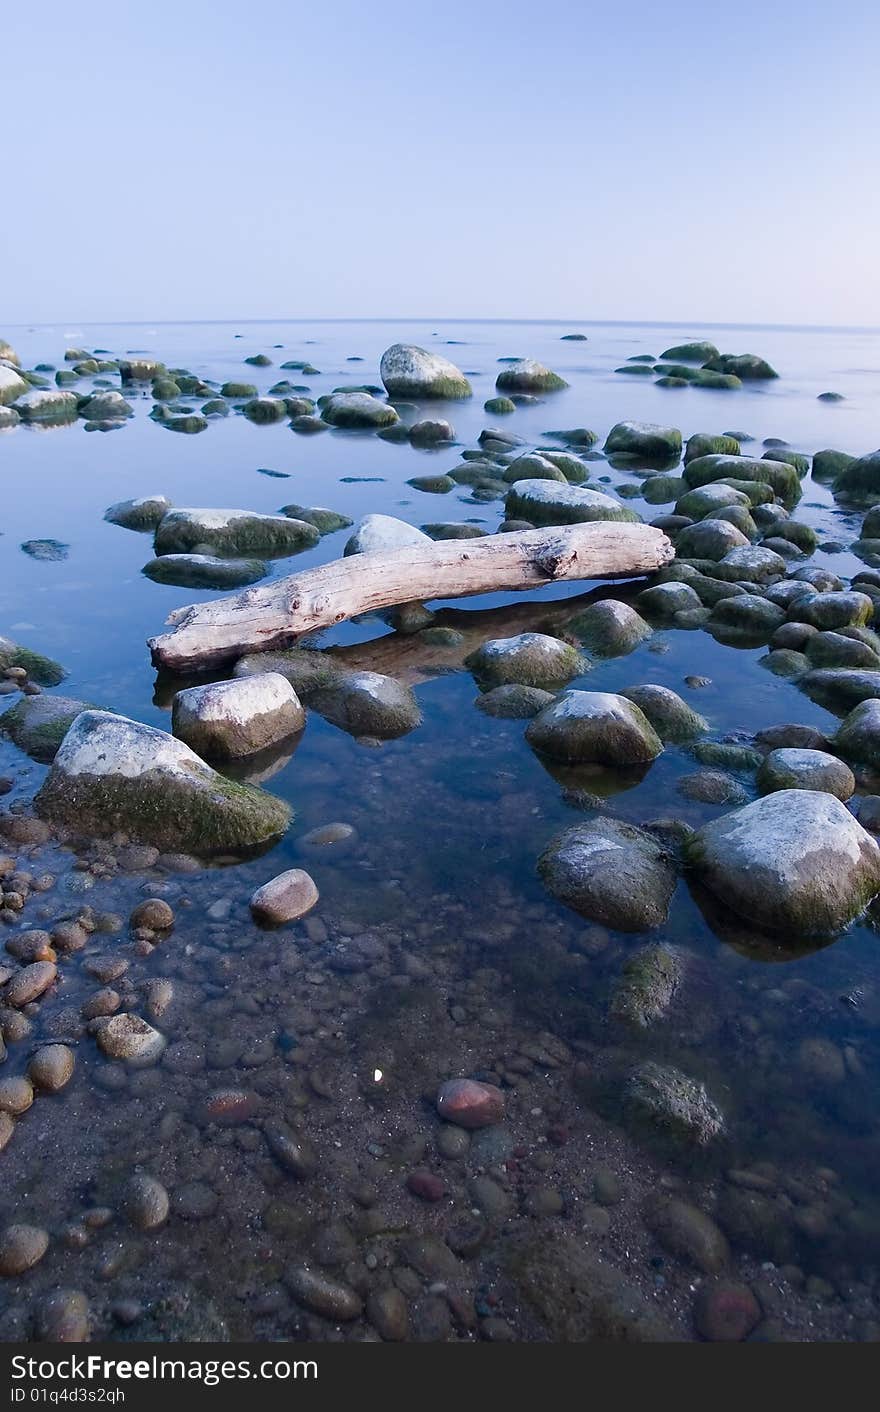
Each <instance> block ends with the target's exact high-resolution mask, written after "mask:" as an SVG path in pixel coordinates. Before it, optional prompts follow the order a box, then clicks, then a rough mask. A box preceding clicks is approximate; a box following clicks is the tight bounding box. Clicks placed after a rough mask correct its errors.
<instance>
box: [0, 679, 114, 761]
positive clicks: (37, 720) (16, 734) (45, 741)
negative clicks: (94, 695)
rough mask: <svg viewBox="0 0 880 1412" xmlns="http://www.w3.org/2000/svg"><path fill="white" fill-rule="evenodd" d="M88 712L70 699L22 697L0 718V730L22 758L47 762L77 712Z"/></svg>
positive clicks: (86, 706) (86, 705) (86, 704)
mask: <svg viewBox="0 0 880 1412" xmlns="http://www.w3.org/2000/svg"><path fill="white" fill-rule="evenodd" d="M92 709H93V707H92V706H91V705H90V703H89V702H87V701H77V700H75V699H74V698H73V697H70V696H49V695H46V694H43V695H41V696H23V697H22V699H21V700H20V701H17V702H16V703H15V705H14V706H12V707H10V709H9V710H8V711H4V712H3V715H2V716H0V730H2V731H4V732H5V733H6V735H8V736H9V739H10V740H11V741H12V742H13V744H14V745H17V746H18V748H19V750H23V751H24V752H25V754H26V755H30V756H31V758H32V759H34V760H40V761H42V762H43V763H48V762H49V761H50V760H53V759H54V758H55V755H56V754H57V752H58V749H59V747H60V745H61V742H62V740H63V739H64V737H65V735H66V734H67V731H68V730H69V728H70V727H71V726H72V724H73V722H74V721H75V720H76V718H77V716H78V715H79V714H80V712H82V711H90V710H92Z"/></svg>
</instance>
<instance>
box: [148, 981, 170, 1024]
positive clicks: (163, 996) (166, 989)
mask: <svg viewBox="0 0 880 1412" xmlns="http://www.w3.org/2000/svg"><path fill="white" fill-rule="evenodd" d="M144 994H145V997H146V1010H147V1014H148V1015H149V1017H150V1019H151V1020H161V1018H162V1016H163V1015H164V1014H165V1011H166V1010H167V1009H168V1006H169V1005H170V1004H171V1002H172V1000H173V999H174V985H173V983H172V982H171V981H169V980H166V979H165V977H164V976H154V977H153V979H152V980H150V981H148V982H147V984H146V986H145V987H144Z"/></svg>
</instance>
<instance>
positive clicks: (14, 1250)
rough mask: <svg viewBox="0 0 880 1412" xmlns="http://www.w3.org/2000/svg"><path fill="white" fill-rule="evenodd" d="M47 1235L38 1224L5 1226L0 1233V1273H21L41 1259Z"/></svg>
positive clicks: (47, 1238)
mask: <svg viewBox="0 0 880 1412" xmlns="http://www.w3.org/2000/svg"><path fill="white" fill-rule="evenodd" d="M48 1248H49V1235H48V1232H46V1231H44V1230H43V1229H42V1228H41V1227H40V1226H28V1225H14V1226H7V1227H6V1229H5V1230H4V1231H3V1232H2V1233H0V1275H7V1276H10V1275H23V1274H24V1272H25V1270H30V1269H32V1268H33V1267H34V1265H36V1264H38V1263H39V1261H40V1260H42V1258H43V1256H44V1255H45V1254H46V1251H47V1250H48Z"/></svg>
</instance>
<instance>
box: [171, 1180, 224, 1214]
mask: <svg viewBox="0 0 880 1412" xmlns="http://www.w3.org/2000/svg"><path fill="white" fill-rule="evenodd" d="M217 1203H218V1197H217V1193H216V1191H215V1190H214V1188H213V1187H210V1186H208V1183H207V1182H184V1184H183V1185H182V1186H179V1187H175V1189H174V1212H175V1215H177V1216H182V1217H183V1219H184V1220H185V1221H205V1220H207V1218H208V1217H209V1216H213V1214H214V1212H215V1211H216V1210H217Z"/></svg>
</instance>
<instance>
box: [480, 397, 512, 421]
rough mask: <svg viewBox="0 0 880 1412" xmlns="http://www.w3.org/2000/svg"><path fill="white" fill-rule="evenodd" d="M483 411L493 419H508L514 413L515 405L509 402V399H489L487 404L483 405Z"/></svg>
mask: <svg viewBox="0 0 880 1412" xmlns="http://www.w3.org/2000/svg"><path fill="white" fill-rule="evenodd" d="M483 411H484V412H489V413H490V415H491V416H493V417H509V416H510V414H511V413H512V412H515V411H516V403H515V402H511V400H510V398H509V397H490V398H489V400H488V402H484V403H483Z"/></svg>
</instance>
